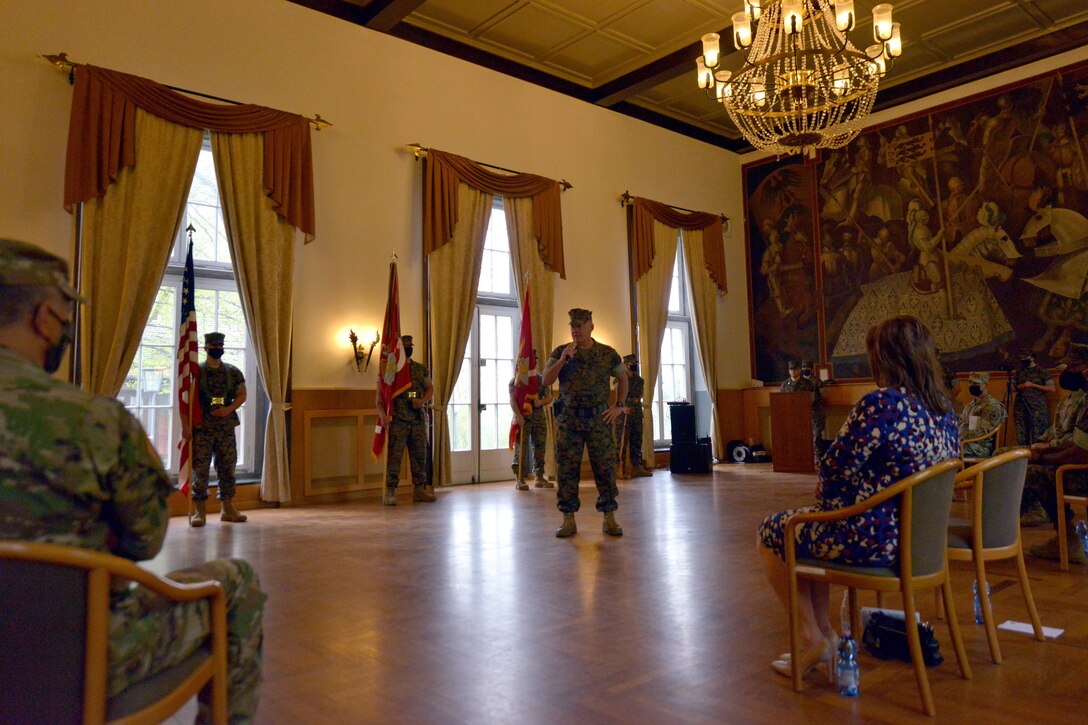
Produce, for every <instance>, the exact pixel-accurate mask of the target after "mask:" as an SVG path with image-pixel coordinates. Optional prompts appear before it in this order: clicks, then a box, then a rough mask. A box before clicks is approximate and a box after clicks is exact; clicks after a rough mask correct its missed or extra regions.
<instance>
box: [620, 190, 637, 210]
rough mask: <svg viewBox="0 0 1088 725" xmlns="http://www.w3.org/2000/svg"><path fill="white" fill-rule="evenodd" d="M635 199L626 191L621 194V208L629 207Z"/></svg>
mask: <svg viewBox="0 0 1088 725" xmlns="http://www.w3.org/2000/svg"><path fill="white" fill-rule="evenodd" d="M634 198H635V197H633V196H631V192H630V191H628V190H626V189H624V192H623V193H622V194H620V206H627V205H628V204H630V203H631V200H632V199H634Z"/></svg>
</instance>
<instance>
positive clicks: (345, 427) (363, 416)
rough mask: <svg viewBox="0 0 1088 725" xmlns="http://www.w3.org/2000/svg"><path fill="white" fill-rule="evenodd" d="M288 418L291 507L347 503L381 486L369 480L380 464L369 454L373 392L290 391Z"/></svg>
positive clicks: (348, 389)
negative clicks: (296, 504)
mask: <svg viewBox="0 0 1088 725" xmlns="http://www.w3.org/2000/svg"><path fill="white" fill-rule="evenodd" d="M290 415H291V502H292V503H299V504H303V503H318V502H328V501H342V500H349V499H352V498H358V497H359V496H361V495H363V494H365V493H366V492H368V491H370V490H371V489H374V488H381V486H382V481H381V477H380V475H379V477H378V478H377V479H376V481H375V480H374V479H373V477H374V476H375V475H378V474H380V471H378V470H377V467H378V466H379V465H380V464H378V463H377V462H375V461H374V460H373V459H372V457H371V455H370V444H371V442H372V441H373V436H374V420H375V417H376V413H375V409H374V391H373V390H360V389H354V388H294V389H292V390H291V413H290ZM315 433H316V436H315ZM315 451H316V456H317V460H316V461H315ZM315 465H316V468H315ZM372 469H374V470H372Z"/></svg>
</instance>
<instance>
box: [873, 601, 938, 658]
mask: <svg viewBox="0 0 1088 725" xmlns="http://www.w3.org/2000/svg"><path fill="white" fill-rule="evenodd" d="M918 637H919V639H920V640H921V642H922V660H923V661H924V662H925V663H926V667H935V666H937V665H939V664H941V663H942V662H944V657H942V656H941V648H940V645H939V644H938V643H937V637H936V636H934V634H933V627H931V626H930V624H929V623H928V622H919V623H918ZM861 642H862V644H864V645H865V649H866V650H868V652H869V654H871V655H873V656H874V657H877V658H879V659H882V660H892V659H895V660H903V661H905V662H910V646H909V645H908V644H907V623H906V620H905V619H900V618H899V617H893V616H891V615H888V614H885V613H884V612H881V611H879V610H877V611H874V612H872V613H871V614H870V615H869V621H868V623H867V624H866V625H865V631H864V632H863V633H862V635H861Z"/></svg>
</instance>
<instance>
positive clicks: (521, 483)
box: [514, 478, 529, 491]
mask: <svg viewBox="0 0 1088 725" xmlns="http://www.w3.org/2000/svg"><path fill="white" fill-rule="evenodd" d="M514 488H516V489H517V490H519V491H528V490H529V484H527V483H526V482H525V479H524V478H519V479H518V480H517V483H515V484H514Z"/></svg>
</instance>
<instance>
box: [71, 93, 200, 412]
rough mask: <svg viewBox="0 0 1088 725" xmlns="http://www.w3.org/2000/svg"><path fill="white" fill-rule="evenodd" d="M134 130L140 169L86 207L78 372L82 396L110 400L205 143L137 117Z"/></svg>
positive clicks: (194, 134)
mask: <svg viewBox="0 0 1088 725" xmlns="http://www.w3.org/2000/svg"><path fill="white" fill-rule="evenodd" d="M129 127H130V128H131V129H133V130H134V132H135V141H134V144H133V153H134V156H135V157H136V158H137V161H136V163H134V164H132V165H129V166H125V167H124V168H122V169H119V170H118V172H117V174H116V179H115V181H114V183H112V184H110V185H109V186H108V188H106V189H105V190H104V192H103V193H102V194H101V195H99V196H96V197H95V198H92V199H90V200H88V201H86V202H85V203H84V205H83V253H82V264H81V269H80V285H79V286H80V292H81V293H82V294H83V295H85V296H86V297H89V298H90V303H89V304H88V305H87V306H86V310H85V311H84V314H83V315H82V316H81V318H80V339H81V340H82V342H83V344H82V346H81V347H80V370H81V373H82V377H83V387H84V389H86V390H89V391H91V392H93V393H97V394H99V395H104V396H106V397H109V398H112V397H115V396H116V395H117V393H119V392H120V390H121V386H122V385H123V384H124V381H125V376H126V375H127V374H128V371H129V367H130V366H131V365H132V360H133V358H135V356H136V350H137V348H138V347H139V345H140V338H141V335H142V332H143V328H144V325H145V324H146V322H147V318H148V315H149V314H150V313H151V307H152V305H153V304H154V302H155V296H156V295H157V294H158V291H159V284H160V282H161V281H162V275H163V271H164V270H165V268H166V260H167V258H168V257H169V256H170V248H171V246H172V245H173V242H174V239H175V238H176V237H177V234H178V228H179V227H180V225H181V220H182V218H183V215H184V210H185V201H186V198H187V197H188V195H189V186H190V185H191V184H192V180H193V172H194V171H195V170H196V161H197V157H198V155H199V154H200V146H201V143H202V142H203V133H202V132H201V131H199V130H197V129H193V128H188V127H186V126H179V125H177V124H174V123H170V122H169V121H164V120H163V119H161V118H158V117H157V116H154V115H152V114H150V113H145V112H144V111H141V110H140V109H134V110H133V113H132V114H131V121H130V126H129ZM174 322H175V323H176V320H174Z"/></svg>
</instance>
